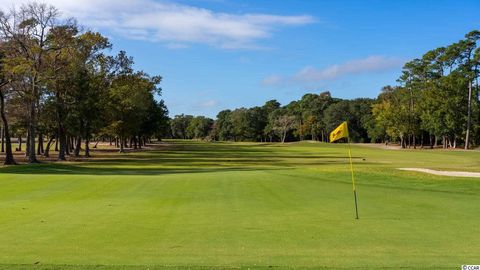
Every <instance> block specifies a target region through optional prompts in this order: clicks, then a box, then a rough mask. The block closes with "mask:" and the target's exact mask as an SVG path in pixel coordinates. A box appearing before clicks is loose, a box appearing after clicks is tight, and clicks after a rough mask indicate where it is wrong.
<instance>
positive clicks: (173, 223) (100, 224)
mask: <svg viewBox="0 0 480 270" xmlns="http://www.w3.org/2000/svg"><path fill="white" fill-rule="evenodd" d="M352 151H353V155H354V162H355V165H354V166H355V168H356V174H357V189H358V193H359V194H358V195H359V211H360V220H355V219H354V208H353V194H352V187H351V182H350V172H349V166H348V159H346V158H345V156H346V149H345V146H344V145H341V144H335V145H330V144H320V143H307V142H304V143H293V144H285V145H281V144H260V143H257V144H254V143H197V142H188V141H187V142H181V141H177V142H172V145H160V146H158V147H156V149H155V150H153V151H146V152H136V153H129V154H125V155H118V154H113V153H107V152H105V153H104V152H101V153H100V152H95V153H94V154H96V156H97V157H96V158H95V159H92V160H91V161H89V162H83V163H63V164H60V163H53V164H41V165H35V166H25V165H24V166H16V167H3V168H0V263H1V264H0V269H156V268H159V269H161V268H182V267H185V268H237V267H244V268H272V267H279V268H289V267H300V268H301V267H324V268H352V267H357V268H359V269H362V268H365V269H374V268H392V269H397V268H412V269H416V268H418V269H424V268H431V269H439V268H445V269H452V268H454V269H457V268H459V267H460V265H462V264H480V246H479V245H478V240H479V239H480V226H479V224H480V196H479V195H480V180H479V179H475V178H457V177H443V176H435V175H428V174H423V173H417V172H409V171H400V170H397V168H403V167H420V168H429V169H438V170H456V171H473V172H475V171H476V172H479V171H480V159H479V158H478V157H479V152H474V151H471V152H464V151H442V150H435V151H432V150H405V151H398V150H382V149H377V148H372V147H364V146H353V148H352ZM99 265H101V266H99Z"/></svg>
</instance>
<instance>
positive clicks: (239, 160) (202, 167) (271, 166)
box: [0, 142, 366, 175]
mask: <svg viewBox="0 0 480 270" xmlns="http://www.w3.org/2000/svg"><path fill="white" fill-rule="evenodd" d="M266 145H268V144H266ZM266 145H241V144H216V143H198V142H190V143H189V142H182V143H179V144H172V145H169V146H168V147H165V146H162V147H163V149H162V150H158V149H159V148H156V149H155V150H150V151H142V152H131V153H127V154H118V153H111V152H110V153H105V152H95V153H94V155H96V157H95V158H92V159H88V160H85V161H82V162H73V163H61V162H48V163H43V164H36V165H20V166H9V167H2V168H0V173H9V174H66V175H75V174H79V175H162V174H180V173H211V172H228V171H256V170H279V169H288V168H296V167H300V166H321V165H332V164H347V163H348V160H347V159H346V157H344V156H335V155H333V153H331V152H325V153H323V152H322V154H323V155H319V154H316V153H315V154H312V153H305V154H302V153H298V152H295V151H289V148H285V147H266ZM356 158H357V159H359V158H361V157H356ZM363 164H366V162H363Z"/></svg>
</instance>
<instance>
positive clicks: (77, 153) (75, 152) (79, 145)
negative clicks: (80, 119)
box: [73, 136, 82, 157]
mask: <svg viewBox="0 0 480 270" xmlns="http://www.w3.org/2000/svg"><path fill="white" fill-rule="evenodd" d="M81 148H82V137H80V136H77V138H76V139H75V149H74V150H73V156H75V157H79V156H80V149H81Z"/></svg>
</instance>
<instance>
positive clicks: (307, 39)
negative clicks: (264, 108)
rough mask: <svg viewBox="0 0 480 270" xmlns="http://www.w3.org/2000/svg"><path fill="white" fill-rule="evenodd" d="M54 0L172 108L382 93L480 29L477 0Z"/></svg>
mask: <svg viewBox="0 0 480 270" xmlns="http://www.w3.org/2000/svg"><path fill="white" fill-rule="evenodd" d="M12 2H13V1H12V0H0V4H2V5H9V4H10V5H11V3H12ZM46 2H47V3H51V4H53V5H55V6H57V7H58V8H59V9H60V10H61V11H62V13H63V16H75V17H77V18H78V19H79V22H80V23H81V24H83V25H85V26H86V27H87V28H89V29H93V30H97V31H100V32H102V33H103V34H104V35H106V36H108V37H109V38H110V39H111V41H112V43H113V44H114V49H115V50H120V49H121V50H126V51H127V52H128V54H129V55H131V56H133V57H134V58H135V62H136V67H137V68H138V69H143V70H145V71H146V72H148V73H151V74H155V75H157V74H158V75H161V76H162V77H163V78H164V80H163V82H162V85H161V86H162V88H163V96H162V98H163V99H164V100H165V101H166V104H167V106H168V108H169V110H170V115H171V116H174V115H176V114H180V113H186V114H194V115H207V116H210V117H215V115H216V114H217V112H218V111H220V110H222V109H227V108H237V107H251V106H256V105H262V104H263V103H264V102H265V101H267V100H270V99H277V100H278V101H280V102H281V103H282V104H286V103H288V102H289V101H292V100H296V99H299V98H300V97H301V96H302V95H304V94H305V93H319V92H322V91H327V90H328V91H330V92H331V93H332V95H333V96H335V97H341V98H356V97H376V96H377V95H378V93H379V91H380V88H381V87H382V86H384V85H388V84H395V83H396V79H397V78H398V76H399V74H400V71H401V66H402V64H403V63H404V62H405V61H407V60H409V59H412V58H415V57H419V56H421V55H422V54H423V53H424V52H426V51H427V50H430V49H433V48H436V47H439V46H443V45H447V44H449V43H452V42H455V41H457V40H459V39H461V38H462V37H463V36H464V34H466V33H467V32H469V31H471V30H473V29H480V16H479V14H480V1H478V0H477V1H474V0H472V1H441V0H435V1H433V0H432V1H428V0H423V1H418V0H417V1H408V0H402V1H400V0H398V1H393V0H392V1H386V0H385V1H320V0H317V1H313V0H312V1H300V0H299V1H293V0H282V1H279V0H277V1H270V0H257V1H233V0H169V1H163V0H124V1H122V0H117V1H115V0H84V1H60V0H47V1H46Z"/></svg>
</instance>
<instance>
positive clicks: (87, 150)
mask: <svg viewBox="0 0 480 270" xmlns="http://www.w3.org/2000/svg"><path fill="white" fill-rule="evenodd" d="M95 146H97V145H95ZM85 157H87V158H88V157H90V140H89V139H88V136H87V137H86V138H85Z"/></svg>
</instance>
